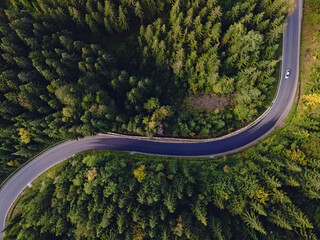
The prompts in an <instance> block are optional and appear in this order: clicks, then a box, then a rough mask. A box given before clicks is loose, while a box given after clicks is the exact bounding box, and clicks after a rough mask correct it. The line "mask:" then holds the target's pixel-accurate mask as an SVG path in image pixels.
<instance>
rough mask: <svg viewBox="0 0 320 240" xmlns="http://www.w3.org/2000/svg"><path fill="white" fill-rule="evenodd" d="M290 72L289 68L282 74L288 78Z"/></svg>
mask: <svg viewBox="0 0 320 240" xmlns="http://www.w3.org/2000/svg"><path fill="white" fill-rule="evenodd" d="M290 73H291V70H290V69H287V70H286V74H285V75H284V78H286V79H287V78H289V77H290Z"/></svg>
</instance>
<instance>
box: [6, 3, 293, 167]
mask: <svg viewBox="0 0 320 240" xmlns="http://www.w3.org/2000/svg"><path fill="white" fill-rule="evenodd" d="M0 7H1V8H0V38H1V41H0V144H1V147H0V151H1V152H0V154H1V156H3V157H1V161H2V163H4V164H6V163H7V162H8V163H9V165H13V166H16V165H18V164H19V163H18V162H19V161H20V162H21V161H22V159H23V158H25V157H30V156H31V155H32V154H33V153H34V152H35V151H37V150H38V149H41V148H43V145H46V144H48V143H50V142H52V141H53V142H55V141H58V140H61V139H70V138H77V137H82V136H85V135H92V134H95V133H98V132H104V133H106V132H108V131H115V132H122V133H132V134H141V135H153V134H160V135H166V136H168V135H170V136H182V137H192V136H198V137H199V136H200V137H209V136H218V135H221V134H224V133H226V132H230V131H232V130H234V129H236V128H238V127H241V126H243V125H244V124H246V123H248V122H249V121H251V120H253V119H254V118H255V117H257V116H258V115H259V113H261V112H262V111H263V110H264V109H266V107H267V106H268V100H271V98H272V93H273V92H274V91H275V89H276V82H277V81H276V79H277V77H278V75H277V74H276V73H275V67H276V66H277V59H278V57H279V39H280V37H281V33H282V31H283V29H284V26H285V24H284V20H285V17H286V15H287V12H288V9H289V1H288V0H234V1H222V0H221V1H218V0H174V1H172V0H170V1H168V0H157V1H147V0H139V1H137V0H130V1H129V0H121V1H115V0H104V1H102V0H72V1H65V0H29V1H27V0H10V1H4V2H1V6H0ZM190 96H193V97H194V98H195V99H197V98H200V100H201V99H202V98H205V99H209V100H210V101H211V105H212V107H211V108H210V111H209V110H208V109H206V107H204V109H199V108H197V106H195V103H196V102H197V101H192V100H190V99H189V97H190ZM268 96H269V97H268ZM194 98H193V99H194ZM188 99H189V101H188ZM221 99H222V100H221ZM198 100H199V99H198ZM12 153H14V154H15V156H12V155H11V154H12ZM17 156H18V157H17ZM13 158H14V159H15V160H17V161H14V160H13Z"/></svg>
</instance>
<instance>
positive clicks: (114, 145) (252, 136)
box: [0, 0, 302, 237]
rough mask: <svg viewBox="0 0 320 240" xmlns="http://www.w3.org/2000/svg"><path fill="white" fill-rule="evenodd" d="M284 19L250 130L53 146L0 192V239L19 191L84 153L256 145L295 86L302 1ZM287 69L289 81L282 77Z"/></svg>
mask: <svg viewBox="0 0 320 240" xmlns="http://www.w3.org/2000/svg"><path fill="white" fill-rule="evenodd" d="M296 2H297V7H296V9H295V11H294V12H293V13H292V14H291V15H290V16H289V18H288V19H287V23H288V25H287V28H286V30H285V33H284V38H283V40H284V42H283V62H282V77H281V81H280V86H279V89H278V93H277V96H276V98H275V100H274V102H273V105H272V107H271V108H270V109H269V110H268V113H267V114H264V117H262V118H260V120H259V121H257V122H256V123H255V124H254V125H253V126H251V127H249V128H246V129H245V130H243V131H240V132H239V133H237V134H235V135H231V136H230V137H227V138H224V139H218V140H213V141H209V142H202V143H165V142H156V141H147V140H138V139H132V138H131V139H130V138H124V137H121V138H119V137H115V136H110V135H102V134H100V135H97V136H93V137H85V138H83V139H80V140H72V141H68V142H65V143H62V144H60V145H57V146H55V147H53V148H51V149H49V150H47V151H45V152H44V153H42V154H41V155H39V156H38V157H36V158H35V159H34V160H32V161H30V162H29V163H28V164H26V165H25V166H24V167H22V168H21V169H20V170H19V171H17V172H16V173H15V174H14V175H13V176H12V177H11V178H10V179H9V180H8V181H7V182H6V183H5V184H4V185H3V186H2V188H1V189H0V237H3V233H2V231H3V229H4V226H5V219H6V215H7V212H8V210H9V209H10V206H11V205H12V204H13V202H14V201H15V199H16V198H17V197H18V196H19V194H20V193H21V192H22V191H23V189H24V188H25V187H26V186H27V185H28V183H30V182H31V181H32V180H34V179H35V178H36V177H37V176H39V175H40V174H41V173H43V172H44V171H45V170H47V169H48V168H50V167H52V166H53V165H55V164H57V163H59V162H61V161H63V160H65V159H67V158H69V157H71V156H72V155H74V154H76V153H79V152H82V151H86V150H102V149H105V150H106V149H109V150H120V151H128V152H139V153H145V154H156V155H168V156H197V157H199V156H216V155H223V154H227V153H231V152H234V151H237V150H240V149H242V148H244V147H247V146H249V145H252V144H254V143H256V142H257V141H258V140H259V139H261V138H263V137H264V136H266V135H267V134H268V133H270V132H271V131H272V130H273V129H274V128H275V127H276V126H279V125H280V124H281V123H282V122H283V120H284V119H285V117H286V116H287V115H288V113H289V111H290V109H291V107H292V104H293V101H294V97H295V93H296V91H297V86H298V74H299V54H300V53H299V52H300V32H301V19H302V0H296ZM288 68H289V69H291V75H290V77H289V79H285V78H284V76H283V73H284V72H285V70H286V69H288Z"/></svg>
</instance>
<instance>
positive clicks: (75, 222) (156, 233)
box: [4, 141, 320, 240]
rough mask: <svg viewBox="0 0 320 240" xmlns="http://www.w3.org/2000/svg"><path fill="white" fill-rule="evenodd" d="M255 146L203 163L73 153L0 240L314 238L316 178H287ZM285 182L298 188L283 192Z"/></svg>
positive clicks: (32, 192)
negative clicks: (25, 239) (47, 239)
mask: <svg viewBox="0 0 320 240" xmlns="http://www.w3.org/2000/svg"><path fill="white" fill-rule="evenodd" d="M264 144H266V143H264ZM264 144H260V145H259V146H258V147H257V148H256V149H251V150H248V151H246V152H244V153H242V154H238V155H235V156H229V157H226V158H217V159H216V160H211V161H206V160H204V159H200V160H199V159H198V160H196V161H194V160H192V159H174V158H171V159H167V158H159V157H152V161H150V157H149V156H143V155H129V154H126V153H114V152H108V151H96V152H87V153H81V154H78V155H76V156H75V157H72V158H71V159H69V160H68V161H67V162H66V163H65V164H64V165H63V166H62V167H60V168H57V169H55V172H54V177H52V174H45V175H43V176H42V177H41V178H39V181H38V182H37V183H36V184H35V185H34V186H33V187H32V188H31V189H29V190H28V191H26V193H25V194H24V195H23V196H22V198H21V200H20V201H19V203H18V209H19V211H18V212H17V213H16V215H15V216H14V217H13V218H12V219H11V221H10V223H9V224H8V227H7V228H6V235H5V237H4V239H19V236H21V235H22V234H24V235H25V236H28V237H29V238H30V239H43V238H44V237H48V236H50V237H51V239H60V238H59V236H68V239H112V238H113V237H114V238H115V239H127V238H130V239H131V238H133V239H152V238H156V239H157V237H161V238H159V239H199V240H200V239H208V240H209V239H230V240H231V239H232V240H233V239H248V240H249V239H262V240H264V239H265V240H266V239H269V237H273V238H272V239H279V240H281V239H283V240H287V239H293V238H296V239H301V240H302V239H317V237H319V236H320V235H319V231H318V229H319V228H318V226H319V221H318V215H319V214H320V209H319V207H318V204H317V201H314V200H312V199H313V198H310V197H309V194H308V193H307V189H311V188H312V189H313V191H314V192H317V193H318V194H319V191H320V190H319V189H320V188H316V186H312V185H311V184H312V180H311V178H314V177H315V176H313V177H309V178H307V177H308V176H310V174H306V176H304V175H300V174H297V175H291V173H290V172H287V171H286V170H285V169H286V166H285V165H284V164H281V163H282V162H285V161H286V160H285V157H284V155H283V156H276V155H274V152H272V151H268V150H266V148H264ZM269 144H272V145H274V144H277V142H276V141H273V142H272V143H269ZM263 155H264V157H262V156H263ZM266 155H268V156H269V157H272V158H273V161H272V162H268V161H267V159H266ZM97 159H99V161H97ZM265 162H268V164H267V165H266V164H265ZM226 166H227V167H226ZM146 169H147V172H146ZM222 169H223V170H222ZM302 171H310V170H308V165H307V166H302ZM271 172H272V173H273V175H272V177H271V175H270V173H271ZM132 173H134V174H132ZM267 173H269V174H267ZM314 174H315V173H314ZM137 177H138V178H139V177H140V178H141V177H143V180H142V181H137V179H136V178H137ZM288 177H291V178H293V179H295V181H297V182H305V184H302V185H301V186H296V187H289V188H283V187H282V186H287V181H286V179H287V178H288ZM141 179H142V178H141ZM138 180H139V179H138ZM270 181H273V182H274V183H272V184H270ZM264 183H267V184H266V185H264ZM275 183H276V184H275ZM259 186H264V187H259ZM190 189H192V193H191V194H190V193H189V191H190ZM283 189H286V191H284V190H283ZM217 199H220V200H219V201H217ZM261 199H263V201H262V200H261ZM308 199H309V200H308ZM239 209H240V210H239ZM311 213H312V214H311ZM53 236H56V237H53ZM63 239H64V238H63Z"/></svg>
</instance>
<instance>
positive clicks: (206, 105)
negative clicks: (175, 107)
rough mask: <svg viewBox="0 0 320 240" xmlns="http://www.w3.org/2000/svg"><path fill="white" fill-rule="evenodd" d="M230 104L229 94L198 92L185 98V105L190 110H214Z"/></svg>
mask: <svg viewBox="0 0 320 240" xmlns="http://www.w3.org/2000/svg"><path fill="white" fill-rule="evenodd" d="M231 104H232V101H231V98H230V96H228V97H227V96H225V97H220V96H217V95H215V94H208V93H205V94H199V95H193V96H190V97H187V98H186V105H187V107H188V108H189V109H190V110H198V111H208V112H211V111H214V110H223V109H224V108H225V107H227V106H229V105H231Z"/></svg>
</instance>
